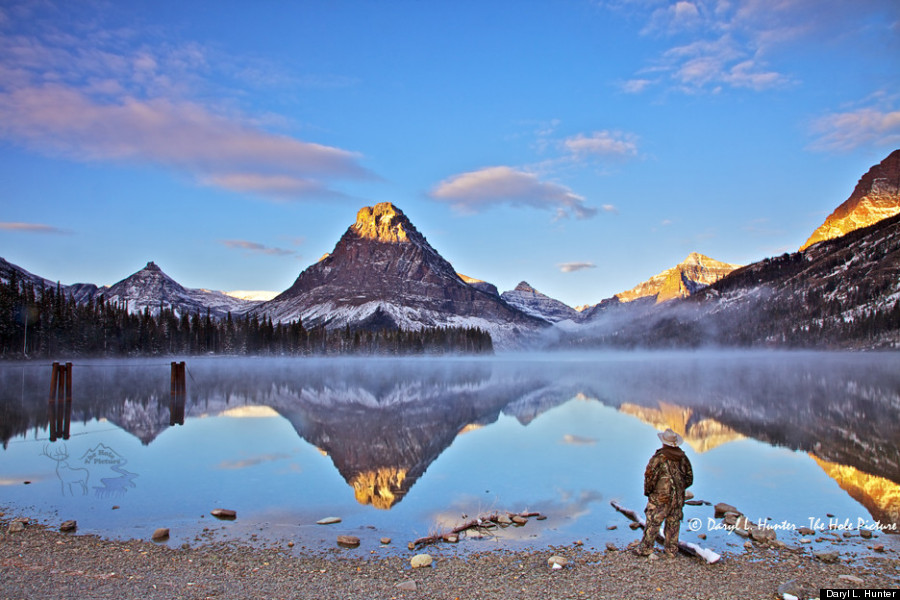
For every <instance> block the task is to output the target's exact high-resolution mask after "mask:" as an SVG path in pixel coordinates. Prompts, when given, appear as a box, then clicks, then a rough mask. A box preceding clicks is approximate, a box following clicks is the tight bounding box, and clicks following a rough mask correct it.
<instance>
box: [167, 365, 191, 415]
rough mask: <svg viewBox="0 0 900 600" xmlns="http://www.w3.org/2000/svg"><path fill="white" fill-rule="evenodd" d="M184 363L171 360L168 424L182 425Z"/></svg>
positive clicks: (184, 383)
mask: <svg viewBox="0 0 900 600" xmlns="http://www.w3.org/2000/svg"><path fill="white" fill-rule="evenodd" d="M185 372H186V369H185V364H184V361H182V362H180V363H176V362H174V361H173V362H172V365H171V375H170V377H169V380H170V383H171V387H170V389H171V401H170V403H169V425H176V424H178V425H184V402H185V397H186V396H187V393H186V390H187V385H186V381H185Z"/></svg>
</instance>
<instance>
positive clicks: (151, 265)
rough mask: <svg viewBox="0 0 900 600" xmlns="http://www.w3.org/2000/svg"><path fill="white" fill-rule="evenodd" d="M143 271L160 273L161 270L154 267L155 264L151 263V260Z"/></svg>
mask: <svg viewBox="0 0 900 600" xmlns="http://www.w3.org/2000/svg"><path fill="white" fill-rule="evenodd" d="M143 270H144V271H153V272H156V273H162V269H160V268H159V267H158V266H157V265H156V263H155V262H153V261H152V260H151V261H150V262H148V263H147V266H146V267H144V269H143Z"/></svg>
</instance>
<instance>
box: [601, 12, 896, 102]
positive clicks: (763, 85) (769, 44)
mask: <svg viewBox="0 0 900 600" xmlns="http://www.w3.org/2000/svg"><path fill="white" fill-rule="evenodd" d="M602 4H603V5H604V6H606V7H607V8H610V9H611V10H614V11H617V12H620V13H622V14H625V15H626V16H627V17H629V18H631V19H634V20H638V21H642V22H643V27H642V30H641V33H642V35H644V36H647V37H651V38H655V39H660V40H664V41H668V43H669V45H668V48H667V49H666V50H664V51H663V52H662V53H661V54H660V55H658V56H657V58H656V59H655V60H654V61H653V62H651V63H650V64H648V65H647V67H646V68H645V69H643V70H642V71H640V72H638V73H636V74H635V75H636V76H635V77H633V78H631V79H629V80H627V81H626V82H625V83H624V84H622V89H623V91H625V92H627V93H641V92H644V91H646V90H648V89H651V88H652V87H653V86H655V85H665V86H666V87H668V88H674V89H678V90H681V91H684V92H689V93H699V92H713V93H715V92H719V91H721V90H723V89H725V88H743V89H749V90H753V91H763V90H768V89H772V88H779V87H784V86H787V85H791V84H793V83H794V82H795V78H794V76H793V75H791V74H790V73H789V72H785V71H784V70H782V69H779V68H778V67H777V66H774V65H773V64H772V63H773V62H780V58H781V57H782V56H783V55H785V54H786V53H787V52H789V50H790V49H789V47H788V46H789V44H791V43H792V42H794V41H796V40H799V39H810V38H813V37H815V38H817V39H829V38H831V37H833V36H835V35H857V34H859V32H861V31H862V30H863V29H867V28H871V27H872V22H873V16H883V17H884V18H883V19H878V20H883V21H884V22H885V27H889V26H890V23H891V22H896V19H897V8H896V3H891V2H884V1H880V0H864V1H862V2H847V3H841V2H826V3H822V2H820V1H819V0H729V1H723V0H678V1H676V2H665V3H660V2H626V1H621V0H606V1H604V2H602ZM891 4H894V6H893V7H892V6H891ZM861 37H866V36H861ZM650 74H652V75H650ZM648 75H650V76H648Z"/></svg>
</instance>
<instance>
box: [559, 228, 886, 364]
mask: <svg viewBox="0 0 900 600" xmlns="http://www.w3.org/2000/svg"><path fill="white" fill-rule="evenodd" d="M632 305H637V306H634V307H632ZM567 339H568V341H569V342H570V343H574V344H576V345H584V344H588V345H591V346H597V345H607V344H610V345H624V346H628V347H632V346H665V347H679V346H680V347H684V346H699V345H706V344H716V345H723V346H782V347H783V346H787V347H790V346H811V347H817V348H830V347H832V348H837V347H900V215H895V216H893V217H890V218H888V219H883V220H881V221H879V222H877V223H875V224H874V225H870V226H868V227H865V228H862V229H857V230H855V231H852V232H850V233H848V234H846V235H844V236H842V237H840V238H835V239H833V240H826V241H823V242H819V243H818V244H815V245H813V246H811V247H809V248H807V249H806V250H805V251H803V252H795V253H793V254H785V255H782V256H779V257H775V258H768V259H765V260H762V261H759V262H756V263H753V264H751V265H748V266H746V267H743V268H741V269H738V270H736V271H734V272H732V273H731V274H729V275H728V276H726V277H725V278H723V279H721V280H720V281H718V282H716V283H713V284H712V285H710V286H708V287H706V288H704V289H702V290H700V291H699V292H697V293H696V294H694V295H693V296H690V297H688V298H684V299H681V300H673V301H672V302H666V303H664V304H650V303H647V302H641V303H635V302H631V303H627V304H622V303H611V304H610V305H609V306H608V307H606V310H603V311H595V312H594V313H593V314H591V315H590V320H589V321H588V322H587V324H586V325H585V326H584V327H582V328H580V329H579V331H577V332H575V333H573V334H572V335H571V336H570V337H569V338H567Z"/></svg>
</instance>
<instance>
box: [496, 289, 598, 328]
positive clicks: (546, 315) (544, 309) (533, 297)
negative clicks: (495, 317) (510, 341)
mask: <svg viewBox="0 0 900 600" xmlns="http://www.w3.org/2000/svg"><path fill="white" fill-rule="evenodd" d="M500 297H501V298H503V299H504V300H506V303H507V304H509V305H510V306H515V307H516V308H518V309H519V310H521V311H522V312H524V313H528V314H529V315H532V316H534V317H537V318H538V319H543V320H544V321H547V322H548V323H558V322H560V321H565V320H566V319H570V320H572V321H577V320H579V319H580V318H581V313H579V312H578V311H577V310H575V309H574V308H572V307H571V306H569V305H568V304H565V303H563V302H560V301H559V300H555V299H553V298H551V297H550V296H546V295H544V294H542V293H540V292H539V291H537V290H536V289H534V288H533V287H531V286H530V285H528V282H525V281H522V282H520V283H519V285H517V286H516V289H514V290H510V291H508V292H503V293H502V294H500Z"/></svg>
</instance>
